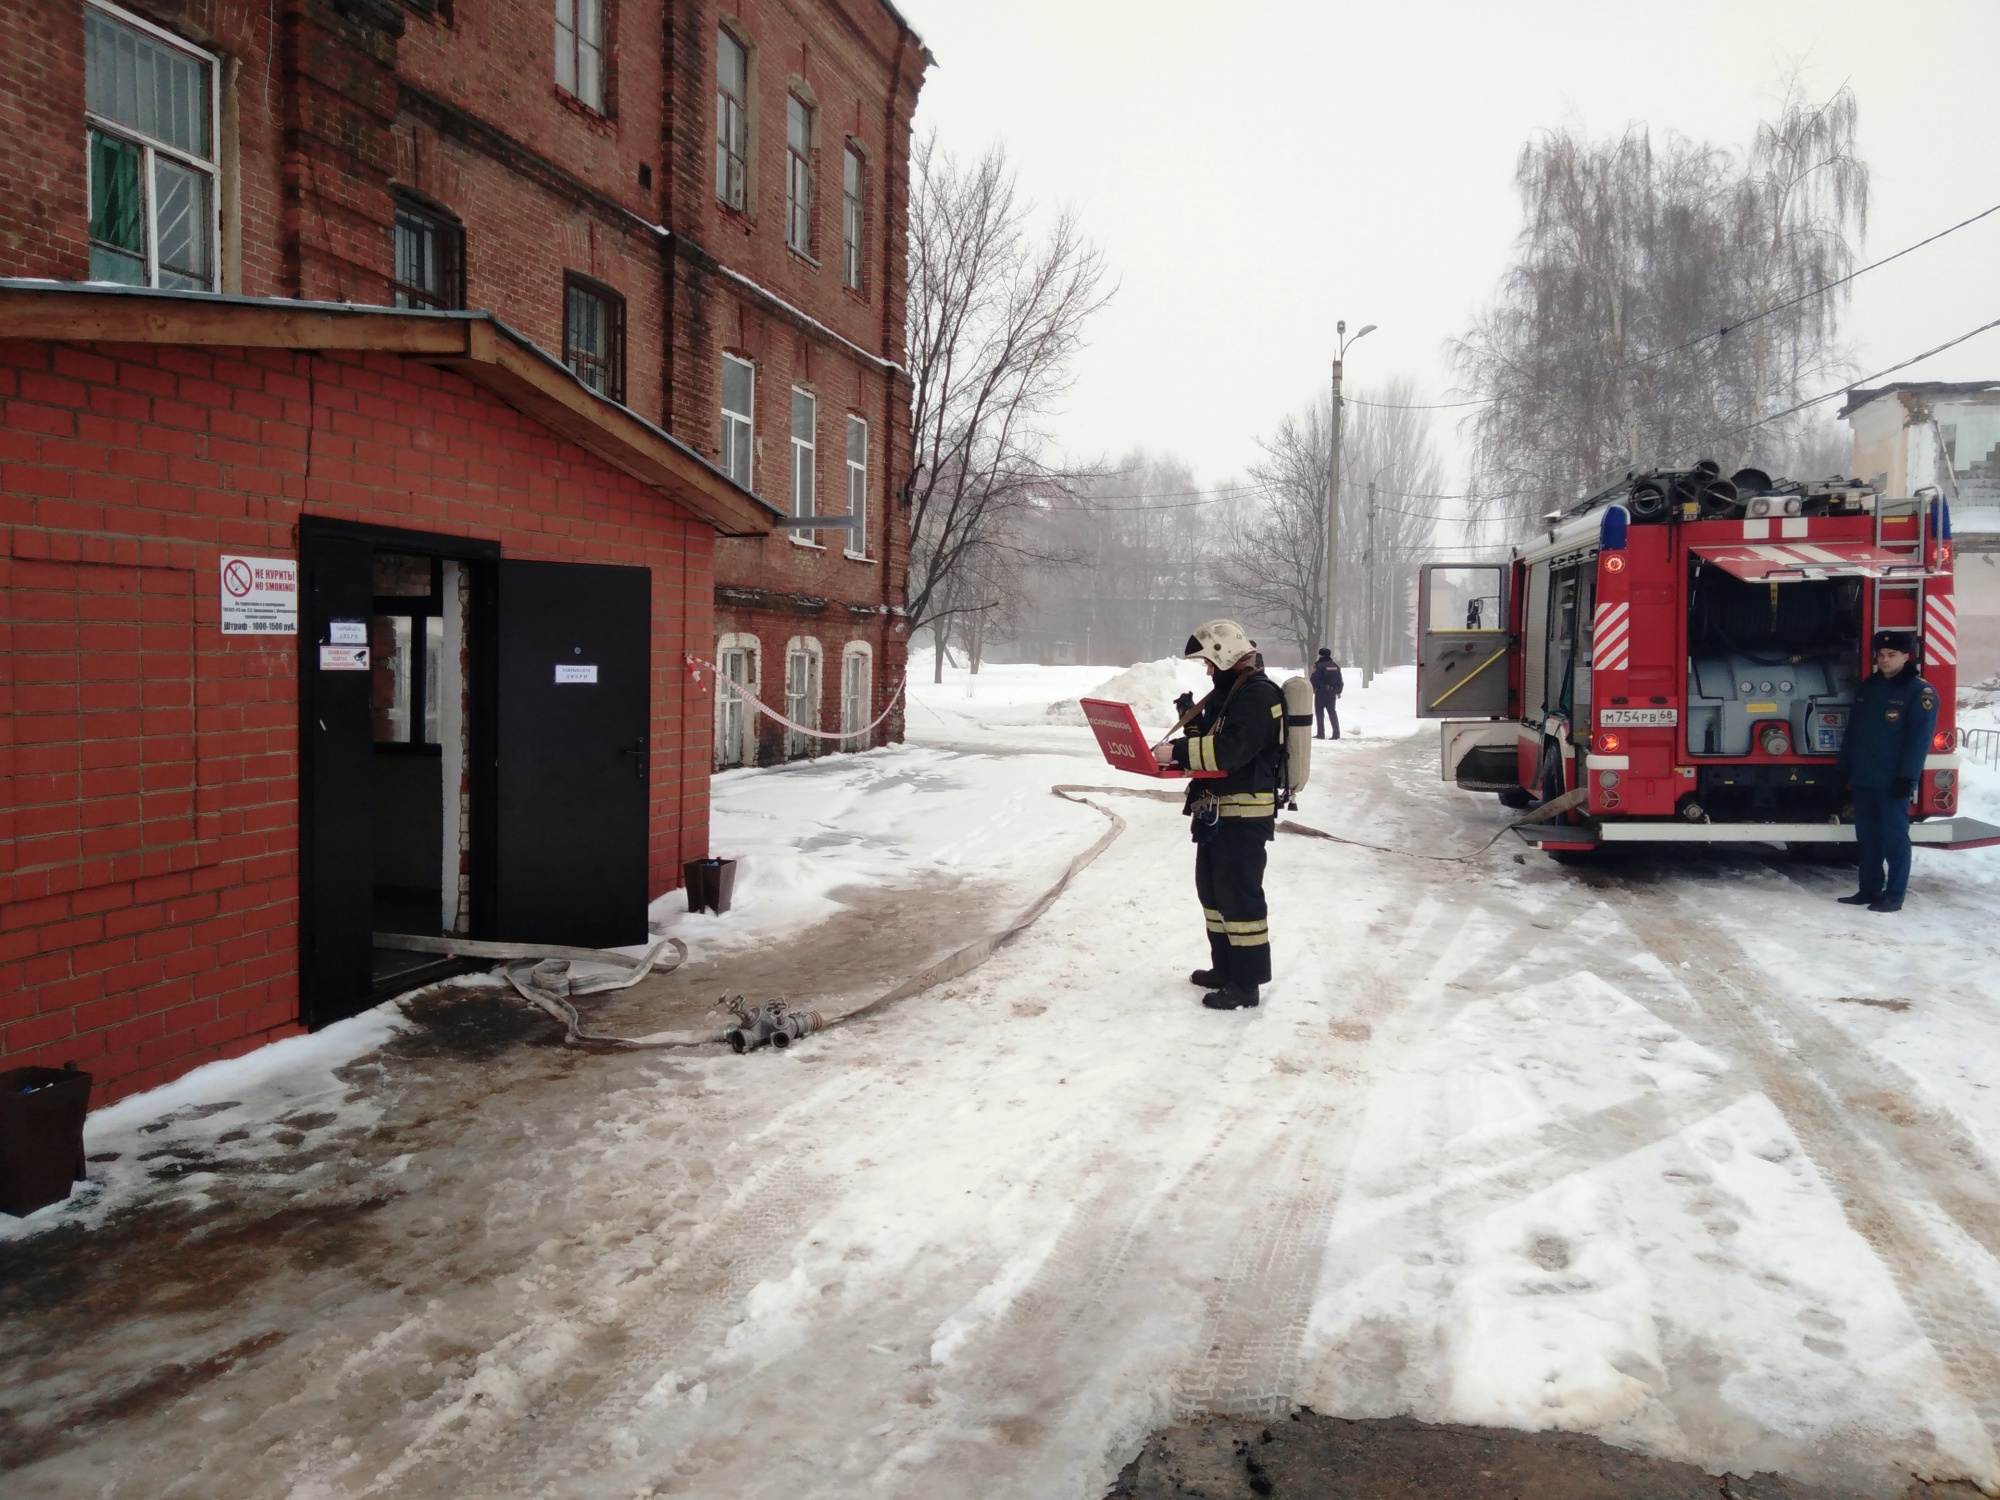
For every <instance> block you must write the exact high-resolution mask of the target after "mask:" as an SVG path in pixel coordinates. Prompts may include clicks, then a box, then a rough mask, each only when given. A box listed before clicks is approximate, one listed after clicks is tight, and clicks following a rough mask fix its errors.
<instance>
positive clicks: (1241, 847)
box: [1153, 620, 1285, 1010]
mask: <svg viewBox="0 0 2000 1500" xmlns="http://www.w3.org/2000/svg"><path fill="white" fill-rule="evenodd" d="M1181 654H1182V655H1183V656H1189V657H1197V656H1198V657H1200V658H1201V659H1202V660H1203V661H1205V662H1206V663H1207V664H1208V672H1209V676H1211V677H1212V678H1214V679H1215V686H1214V687H1213V688H1212V689H1210V691H1209V694H1208V696H1207V697H1206V698H1205V699H1203V700H1202V704H1201V708H1200V710H1199V711H1198V712H1197V713H1196V715H1195V717H1194V719H1193V720H1192V721H1191V722H1190V723H1189V725H1188V733H1187V737H1186V738H1185V739H1178V740H1174V741H1172V742H1170V743H1162V744H1159V745H1155V746H1154V747H1153V755H1154V758H1155V759H1156V760H1157V761H1158V762H1159V763H1160V764H1161V765H1163V766H1179V767H1180V768H1181V769H1182V770H1184V771H1222V772H1226V773H1227V774H1225V775H1223V776H1221V777H1215V778H1204V779H1202V780H1199V781H1190V782H1189V783H1188V795H1187V804H1186V807H1185V809H1184V811H1185V812H1186V813H1187V815H1188V816H1189V817H1190V818H1191V819H1192V820H1193V827H1192V833H1193V837H1194V843H1195V854H1194V889H1195V895H1196V896H1197V897H1199V898H1200V900H1201V910H1202V916H1203V917H1204V918H1205V919H1206V920H1207V923H1208V955H1209V967H1208V968H1206V969H1196V970H1195V971H1194V972H1193V973H1192V974H1190V975H1189V976H1188V978H1190V979H1192V980H1193V981H1194V982H1195V983H1196V984H1198V985H1200V986H1201V987H1202V988H1203V989H1205V990H1208V991H1209V992H1210V993H1208V994H1206V995H1203V996H1202V998H1201V1003H1202V1004H1203V1005H1205V1006H1207V1007H1208V1008H1209V1009H1210V1010H1238V1009H1241V1008H1242V1007H1245V1006H1251V1005H1255V1004H1256V1003H1257V987H1258V986H1259V985H1263V984H1269V983H1270V982H1271V932H1270V923H1269V920H1268V911H1267V908H1266V907H1265V904H1264V858H1265V855H1266V853H1267V852H1268V850H1267V846H1268V845H1269V844H1270V842H1271V839H1272V838H1273V837H1274V836H1275V834H1276V831H1277V822H1278V761H1279V758H1280V754H1281V752H1282V750H1283V747H1284V726H1285V695H1284V693H1283V692H1282V691H1281V690H1280V689H1279V687H1278V685H1277V684H1276V683H1275V682H1273V681H1271V679H1270V678H1268V677H1266V676H1265V675H1264V674H1263V673H1262V672H1260V671H1259V670H1258V669H1257V656H1256V652H1255V651H1254V650H1253V649H1252V647H1251V644H1250V638H1249V636H1247V635H1245V634H1244V632H1243V627H1242V626H1241V625H1238V624H1237V623H1236V622H1235V621H1234V620H1210V621H1209V622H1208V623H1207V624H1206V625H1203V626H1200V627H1199V628H1197V629H1196V631H1195V633H1194V634H1193V635H1191V636H1189V637H1188V642H1187V647H1186V649H1185V650H1184V651H1183V652H1182V653H1181Z"/></svg>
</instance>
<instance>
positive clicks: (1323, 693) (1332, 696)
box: [1312, 646, 1347, 740]
mask: <svg viewBox="0 0 2000 1500" xmlns="http://www.w3.org/2000/svg"><path fill="white" fill-rule="evenodd" d="M1312 686H1313V738H1314V739H1316V740H1337V739H1339V738H1340V705H1339V699H1340V695H1341V693H1342V692H1343V691H1344V690H1345V689H1346V687H1347V684H1346V683H1345V682H1343V681H1341V677H1340V663H1339V662H1337V661H1335V660H1334V659H1333V650H1332V648H1331V647H1327V646H1322V647H1320V648H1319V660H1318V661H1316V662H1314V663H1313V669H1312ZM1322 719H1324V722H1326V723H1328V724H1331V725H1332V726H1333V732H1332V733H1331V734H1322V733H1321V732H1320V725H1321V722H1322Z"/></svg>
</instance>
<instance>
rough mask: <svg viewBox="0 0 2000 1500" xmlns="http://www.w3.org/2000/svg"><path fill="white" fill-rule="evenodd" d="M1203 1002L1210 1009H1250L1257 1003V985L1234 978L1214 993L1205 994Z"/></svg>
mask: <svg viewBox="0 0 2000 1500" xmlns="http://www.w3.org/2000/svg"><path fill="white" fill-rule="evenodd" d="M1201 1003H1202V1004H1203V1005H1205V1006H1207V1007H1208V1008H1209V1009H1210V1010H1248V1009H1249V1008H1250V1007H1252V1006H1254V1005H1255V1004H1256V1003H1257V986H1256V985H1254V984H1237V983H1236V982H1235V981H1233V980H1232V981H1231V982H1230V983H1228V984H1225V985H1224V986H1223V987H1222V988H1221V989H1219V990H1217V991H1216V992H1215V993H1214V994H1212V995H1203V996H1202V997H1201Z"/></svg>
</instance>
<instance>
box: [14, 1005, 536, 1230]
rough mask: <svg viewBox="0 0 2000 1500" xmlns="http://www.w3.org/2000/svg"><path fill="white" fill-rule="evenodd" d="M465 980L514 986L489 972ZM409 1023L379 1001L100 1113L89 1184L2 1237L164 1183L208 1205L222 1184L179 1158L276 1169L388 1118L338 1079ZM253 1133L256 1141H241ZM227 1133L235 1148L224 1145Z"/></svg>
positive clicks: (89, 1125) (177, 1195)
mask: <svg viewBox="0 0 2000 1500" xmlns="http://www.w3.org/2000/svg"><path fill="white" fill-rule="evenodd" d="M457 982H458V983H459V984H461V985H463V984H468V983H470V984H480V983H487V982H490V983H492V984H495V985H504V981H502V980H499V979H489V978H488V977H487V976H479V977H477V978H473V979H470V980H459V981H457ZM408 1024H409V1023H408V1021H407V1020H406V1019H405V1018H404V1016H403V1014H402V1012H401V1011H399V1010H397V1009H396V1008H395V1007H394V1006H393V1005H384V1006H378V1007H377V1008H376V1009H374V1010H370V1011H364V1012H363V1013H362V1014H360V1015H358V1016H352V1017H350V1018H349V1019H347V1020H345V1021H336V1022H335V1023H334V1024H333V1025H331V1026H328V1027H326V1028H324V1029H323V1030H320V1031H316V1032H314V1033H313V1034H312V1035H310V1036H295V1037H287V1038H286V1039H285V1040H283V1041H279V1042H273V1043H271V1044H270V1045H269V1046H267V1047H260V1048H258V1049H257V1050H256V1051H255V1052H247V1053H245V1054H244V1055H243V1056H241V1057H234V1058H230V1059H228V1060H226V1061H224V1062H213V1063H209V1064H207V1065H206V1066H204V1067H199V1068H196V1069H195V1070H194V1071H193V1072H191V1073H188V1074H185V1075H183V1076H182V1077H180V1078H177V1079H175V1080H174V1081H173V1082H172V1083H169V1084H164V1085H162V1086H161V1087H159V1088H156V1089H151V1090H148V1091H147V1092H146V1093H143V1094H134V1095H132V1096H131V1097H130V1098H129V1099H121V1100H120V1101H119V1102H118V1103H116V1104H113V1105H110V1106H108V1107H107V1108H104V1109H100V1110H98V1111H97V1112H96V1113H95V1114H93V1115H91V1116H90V1118H89V1119H88V1120H86V1121H85V1122H84V1129H83V1144H84V1152H85V1154H86V1155H88V1156H89V1157H90V1158H91V1165H90V1178H89V1180H88V1181H86V1182H80V1183H78V1184H77V1185H76V1187H75V1188H74V1189H73V1190H72V1191H71V1193H70V1196H69V1198H68V1199H67V1201H65V1202H63V1203H57V1204H50V1205H49V1206H48V1207H46V1208H42V1209H38V1210H37V1211H36V1212H34V1213H32V1214H30V1215H28V1216H27V1217H26V1218H21V1219H16V1218H9V1217H7V1216H4V1215H0V1240H10V1239H19V1238H22V1237H23V1236H26V1235H29V1234H33V1233H36V1232H37V1231H39V1230H41V1229H43V1228H45V1227H47V1226H48V1224H49V1223H51V1222H53V1221H54V1220H56V1219H58V1218H60V1219H62V1220H63V1221H64V1222H67V1223H72V1224H78V1225H81V1226H83V1227H85V1228H95V1227H97V1226H98V1225H99V1224H101V1223H103V1222H104V1220H105V1219H106V1218H108V1217H109V1216H110V1214H111V1213H112V1212H113V1211H114V1210H115V1209H118V1208H120V1207H123V1206H124V1205H126V1204H128V1203H130V1202H132V1201H133V1200H134V1199H135V1198H137V1197H138V1196H140V1194H141V1193H142V1192H144V1191H145V1190H147V1189H149V1188H153V1187H155V1185H156V1184H157V1183H158V1182H161V1181H172V1182H173V1184H174V1185H173V1188H172V1189H171V1190H170V1191H169V1192H168V1193H167V1194H166V1195H165V1198H166V1201H179V1202H182V1203H184V1204H187V1205H188V1206H191V1207H196V1208H199V1207H201V1206H202V1205H203V1204H204V1203H205V1202H206V1201H207V1194H206V1192H205V1189H206V1188H208V1187H211V1186H214V1185H215V1184H216V1183H217V1182H218V1178H217V1177H216V1175H215V1174H214V1173H210V1172H203V1171H191V1172H187V1173H185V1174H183V1175H180V1176H175V1175H174V1168H175V1166H176V1164H177V1163H178V1162H180V1161H183V1160H186V1161H194V1160H196V1159H198V1158H205V1157H214V1156H219V1155H227V1156H229V1157H231V1158H233V1159H234V1161H235V1162H237V1163H239V1164H240V1163H248V1164H249V1165H250V1166H251V1167H252V1168H253V1169H254V1167H255V1166H256V1164H257V1163H259V1162H270V1163H272V1164H273V1165H274V1166H276V1165H278V1164H279V1159H280V1158H284V1157H287V1156H289V1155H290V1154H291V1152H292V1150H293V1148H294V1147H296V1146H297V1145H298V1144H299V1140H300V1137H301V1135H303V1134H306V1133H308V1132H310V1133H314V1134H316V1135H318V1136H319V1138H321V1139H325V1138H326V1133H327V1132H328V1131H329V1127H331V1128H333V1129H338V1130H346V1129H349V1128H352V1127H357V1126H358V1127H366V1126H369V1125H372V1124H373V1123H374V1121H375V1119H376V1117H377V1115H378V1113H379V1111H378V1109H377V1106H376V1104H375V1103H374V1101H372V1100H371V1099H370V1098H369V1097H368V1096H367V1094H366V1092H365V1091H363V1090H358V1089H356V1088H355V1086H354V1081H353V1080H352V1079H343V1078H341V1077H340V1076H339V1075H340V1073H341V1072H342V1071H343V1070H345V1069H347V1068H348V1067H349V1065H350V1064H352V1063H353V1062H354V1061H355V1059H357V1058H359V1057H363V1056H365V1055H366V1054H368V1053H370V1052H373V1051H375V1050H376V1049H377V1048H378V1047H381V1046H383V1045H384V1044H385V1043H387V1042H388V1041H390V1040H391V1039H392V1038H393V1037H394V1036H395V1035H396V1034H397V1033H398V1032H399V1031H401V1030H403V1029H404V1028H405V1027H406V1026H407V1025H408ZM246 1130H247V1132H248V1136H249V1138H248V1139H241V1138H240V1137H241V1135H242V1134H243V1133H244V1132H245V1131H246ZM225 1135H227V1136H229V1137H230V1144H229V1148H228V1149H227V1150H226V1151H223V1150H219V1149H218V1141H219V1140H220V1139H221V1138H222V1137H223V1136H225ZM230 1180H231V1181H232V1182H239V1183H240V1182H256V1181H258V1180H260V1179H259V1177H258V1174H257V1173H256V1172H255V1171H254V1170H253V1171H251V1172H249V1173H248V1174H245V1173H244V1172H243V1171H242V1170H241V1168H240V1166H239V1167H238V1168H237V1169H235V1170H234V1171H232V1175H231V1179H230ZM272 1180H275V1179H272Z"/></svg>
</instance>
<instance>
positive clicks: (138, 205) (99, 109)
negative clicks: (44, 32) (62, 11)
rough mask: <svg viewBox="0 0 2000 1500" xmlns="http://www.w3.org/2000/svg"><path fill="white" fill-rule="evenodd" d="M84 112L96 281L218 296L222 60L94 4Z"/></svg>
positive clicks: (87, 18) (87, 33) (89, 8)
mask: <svg viewBox="0 0 2000 1500" xmlns="http://www.w3.org/2000/svg"><path fill="white" fill-rule="evenodd" d="M84 110H85V116H84V118H85V123H86V129H85V137H86V141H87V149H86V161H87V170H88V172H89V174H90V179H89V197H90V279H91V280H92V281H113V282H118V283H121V284H122V285H125V286H157V287H165V288H168V289H170V290H175V291H192V292H212V291H214V290H215V267H216V260H217V258H218V250H219V238H220V224H219V221H218V220H217V218H216V161H215V156H216V152H215V119H214V114H215V62H214V59H213V58H211V57H209V56H207V55H206V54H205V53H201V52H198V51H196V50H195V49H194V48H192V47H188V46H186V45H184V44H182V43H181V42H179V41H177V40H176V39H174V38H172V37H170V36H168V35H167V34H166V33H164V32H161V31H159V30H158V29H157V28H153V27H149V26H146V25H145V24H144V23H142V22H140V21H138V20H137V19H136V18H127V17H124V16H122V15H117V14H114V13H113V12H111V11H110V10H108V9H106V8H104V7H101V6H98V5H94V4H93V5H86V6H85V7H84Z"/></svg>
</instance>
